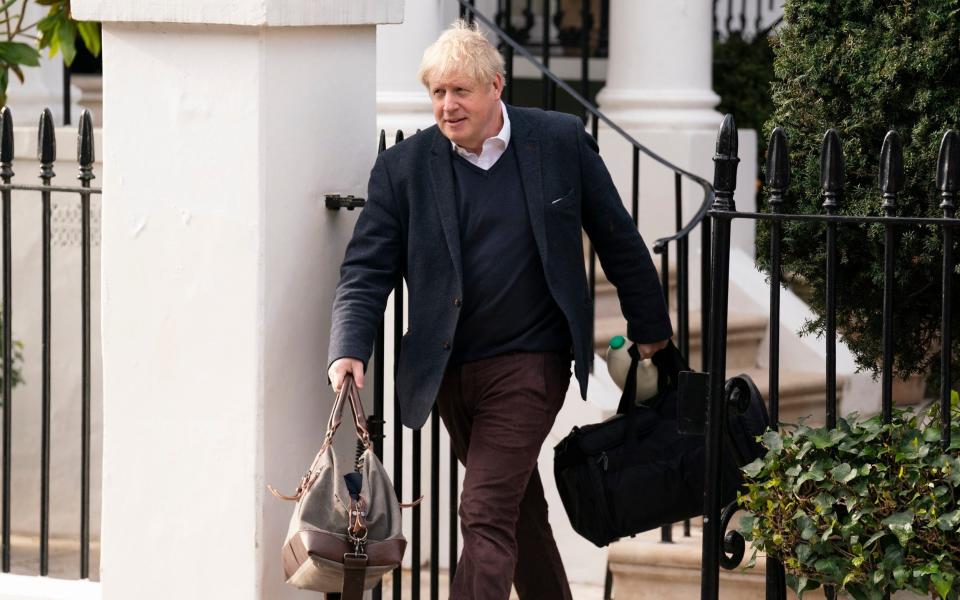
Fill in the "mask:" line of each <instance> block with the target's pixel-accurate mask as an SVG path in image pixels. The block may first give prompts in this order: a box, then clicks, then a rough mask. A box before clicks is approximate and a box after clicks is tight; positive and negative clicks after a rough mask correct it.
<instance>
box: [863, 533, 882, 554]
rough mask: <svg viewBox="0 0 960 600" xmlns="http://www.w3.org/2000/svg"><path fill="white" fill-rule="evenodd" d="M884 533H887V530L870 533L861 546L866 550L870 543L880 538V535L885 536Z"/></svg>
mask: <svg viewBox="0 0 960 600" xmlns="http://www.w3.org/2000/svg"><path fill="white" fill-rule="evenodd" d="M885 535H887V532H886V531H878V532H876V533H875V534H873V535H871V536H870V538H869V539H868V540H867V541H866V542H864V543H863V548H864V550H866V549H867V548H869V547H870V545H871V544H873V543H874V542H875V541H877V540H879V539H880V538H882V537H883V536H885Z"/></svg>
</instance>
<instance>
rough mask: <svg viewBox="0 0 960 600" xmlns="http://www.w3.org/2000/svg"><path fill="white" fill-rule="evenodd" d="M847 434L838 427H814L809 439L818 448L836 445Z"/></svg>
mask: <svg viewBox="0 0 960 600" xmlns="http://www.w3.org/2000/svg"><path fill="white" fill-rule="evenodd" d="M846 435H847V434H846V433H844V432H843V431H841V430H839V429H815V430H813V432H812V433H811V434H810V441H811V442H813V445H814V446H815V447H816V448H817V449H818V450H823V449H824V448H832V447H834V446H836V445H837V444H838V443H839V442H840V441H841V440H843V438H844V437H845V436H846Z"/></svg>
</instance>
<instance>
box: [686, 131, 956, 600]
mask: <svg viewBox="0 0 960 600" xmlns="http://www.w3.org/2000/svg"><path fill="white" fill-rule="evenodd" d="M714 162H715V171H714V182H713V184H714V189H715V194H716V196H715V200H714V202H713V206H712V208H711V210H710V212H709V216H710V217H711V218H712V219H713V220H714V225H713V235H712V251H711V254H712V257H713V266H712V270H711V288H712V289H713V297H712V299H711V304H710V314H711V317H710V332H709V339H710V344H711V350H710V365H709V376H710V384H709V391H708V394H709V397H708V414H707V425H708V429H707V485H706V489H705V490H704V532H703V563H702V581H701V598H702V600H715V599H716V598H718V595H719V574H720V571H719V570H720V567H721V566H724V567H725V568H728V569H730V568H734V567H736V566H737V564H739V562H740V560H741V559H742V558H743V548H744V539H743V537H742V536H741V535H740V534H739V533H738V532H736V531H731V532H726V531H725V530H726V527H727V525H728V524H729V521H730V517H731V516H732V514H733V512H734V510H735V508H736V505H735V504H733V505H731V506H727V507H723V506H721V505H720V500H719V498H720V497H721V493H720V485H721V481H720V462H721V460H723V446H722V444H723V439H724V428H725V422H726V418H725V415H726V413H727V411H728V410H729V404H728V398H726V397H725V395H724V378H725V375H724V373H725V369H726V347H725V343H724V342H723V340H725V339H726V334H727V295H728V290H729V275H730V272H729V267H730V263H729V257H730V228H731V224H732V223H733V221H734V220H735V219H749V220H752V221H769V224H770V260H771V277H770V356H769V360H770V381H769V389H770V392H769V398H768V403H769V414H770V419H771V423H779V419H778V416H779V397H778V393H777V391H778V374H779V367H780V355H779V352H780V343H779V332H778V327H779V320H780V286H781V272H780V271H781V267H780V265H781V258H782V254H781V248H780V244H781V237H782V236H781V227H782V223H784V222H789V221H806V222H810V223H813V224H818V225H820V226H822V228H823V230H824V244H825V250H826V261H825V264H824V270H825V282H826V297H825V305H826V317H825V322H826V327H825V335H824V342H825V351H826V399H825V411H826V425H827V427H828V428H831V429H833V428H835V427H836V425H837V377H836V344H837V327H836V311H837V304H836V298H837V284H838V282H837V257H838V251H839V250H840V249H839V248H838V243H837V228H838V227H844V226H849V225H857V224H870V223H874V224H881V225H882V226H883V228H884V258H883V261H884V278H883V293H884V296H883V361H882V369H881V373H882V380H881V381H882V385H881V390H882V394H881V410H882V415H883V421H884V423H889V422H890V421H891V417H892V411H893V408H892V407H893V397H892V389H893V359H894V352H893V350H894V349H893V337H892V333H893V327H894V323H893V319H892V315H893V303H894V302H895V299H894V295H895V290H894V258H895V255H896V237H895V231H896V229H897V228H898V227H904V226H910V225H925V226H928V227H932V228H934V229H936V230H937V231H938V232H939V235H940V237H941V240H942V247H943V265H942V282H941V285H942V314H941V323H940V327H941V329H940V331H941V340H940V342H941V346H940V347H941V348H945V349H949V348H951V344H952V339H951V323H952V314H951V308H952V304H953V293H952V289H951V287H952V286H951V284H952V279H953V277H954V276H955V274H954V261H955V257H954V255H953V254H954V249H953V245H954V242H953V240H954V228H955V227H957V226H958V225H960V220H958V219H956V218H955V212H956V204H955V202H956V198H957V193H958V191H960V135H958V134H957V132H956V131H953V130H950V131H947V132H946V133H945V134H944V136H943V139H942V142H941V145H940V155H939V160H938V164H937V176H936V186H937V190H938V191H939V193H940V198H941V202H940V204H939V208H940V209H941V210H942V211H943V216H942V217H938V218H924V217H902V216H895V209H896V201H897V194H898V193H899V191H900V190H901V189H902V188H903V181H904V175H903V155H902V146H901V142H900V138H899V136H898V134H897V133H896V132H895V131H890V132H889V133H888V134H887V136H886V138H885V140H884V143H883V148H882V150H881V161H880V174H879V180H880V192H881V194H880V198H881V199H882V201H883V202H882V206H879V208H881V210H882V215H877V216H847V215H840V214H838V212H839V208H840V205H841V202H842V196H843V191H844V176H843V175H844V158H843V151H842V149H841V145H840V138H839V136H838V134H837V132H836V131H835V130H833V129H831V130H829V131H827V132H826V134H825V136H824V139H823V145H822V148H821V154H820V169H821V173H820V181H821V185H822V196H823V205H822V206H823V214H817V215H800V214H786V213H782V212H780V209H781V207H782V203H783V198H784V194H785V193H786V191H787V189H788V187H789V184H790V165H789V156H788V148H787V137H786V135H785V133H784V131H783V130H782V129H780V128H777V129H776V130H774V132H773V134H772V136H771V139H770V145H769V150H768V158H767V188H768V191H769V195H770V201H769V205H770V212H767V213H761V212H738V211H737V210H736V204H735V202H734V189H735V183H736V171H737V163H738V162H739V158H738V157H737V129H736V126H735V124H734V121H733V117H732V116H729V115H728V116H726V117H725V118H724V120H723V124H722V126H721V128H720V132H719V135H718V137H717V145H716V155H715V156H714ZM950 355H951V353H950V352H949V351H943V352H941V361H940V381H941V382H942V383H941V386H940V387H941V389H940V397H939V399H940V414H941V419H942V423H943V428H942V432H941V444H942V447H943V448H944V449H946V448H948V447H949V445H950V416H951V407H950V401H951V398H950V383H949V382H950V381H951V364H950ZM766 589H767V591H766V594H767V596H766V597H767V598H772V599H778V598H785V597H786V589H785V574H784V569H783V566H782V565H781V564H779V563H777V562H776V561H775V560H771V559H768V561H767V580H766ZM825 592H826V594H827V597H828V598H833V597H835V596H836V592H835V590H833V589H830V588H827V589H826V590H825Z"/></svg>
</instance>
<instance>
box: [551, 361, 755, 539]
mask: <svg viewBox="0 0 960 600" xmlns="http://www.w3.org/2000/svg"><path fill="white" fill-rule="evenodd" d="M629 352H630V357H631V364H630V370H629V372H628V375H627V380H626V383H625V385H624V392H623V395H622V397H621V398H620V406H619V407H618V408H617V414H615V415H614V416H612V417H610V418H609V419H607V420H606V421H603V422H602V423H596V424H594V425H586V426H584V427H574V428H573V431H571V432H570V434H569V435H568V436H567V437H565V438H564V439H563V440H562V441H561V442H560V443H559V444H557V446H556V447H555V448H554V453H555V454H554V462H553V470H554V477H555V478H556V482H557V489H558V490H559V492H560V498H561V499H562V500H563V506H564V508H565V509H566V511H567V516H569V517H570V523H571V524H572V525H573V528H574V530H576V531H577V533H579V534H580V535H582V536H583V537H585V538H586V539H588V540H590V541H591V542H593V543H594V544H596V545H597V546H599V547H603V546H606V545H607V544H609V543H610V542H613V541H616V540H617V539H619V538H621V537H625V536H631V535H635V534H637V533H640V532H643V531H648V530H650V529H655V528H657V527H660V526H662V525H666V524H670V523H675V522H677V521H682V520H684V519H689V518H692V517H696V516H699V515H702V514H703V491H704V482H705V467H704V462H705V448H704V444H705V438H704V437H703V436H702V435H683V434H681V433H680V432H679V429H678V427H677V424H678V401H677V383H678V380H679V377H680V372H681V371H686V370H688V367H687V366H686V362H685V361H684V359H683V357H682V356H681V355H680V352H679V350H677V348H676V346H674V345H673V342H670V343H669V344H668V345H667V347H666V348H664V349H662V350H660V351H659V352H657V353H656V354H655V355H654V356H653V362H654V364H655V365H656V367H657V370H658V381H657V390H658V392H657V395H656V396H655V397H654V398H652V399H650V400H648V401H647V402H646V404H645V405H641V406H637V405H636V402H635V396H636V377H637V366H638V364H639V360H640V356H639V353H638V352H637V349H636V347H635V346H631V347H630V348H629ZM725 389H726V390H727V396H728V398H733V399H734V400H735V401H736V403H737V404H739V406H738V409H739V410H731V411H730V414H729V419H728V423H727V428H726V429H727V436H726V439H725V440H724V444H723V447H724V455H723V457H722V463H723V470H722V479H723V493H722V496H721V500H722V503H723V505H726V504H728V503H730V502H732V501H733V500H734V499H736V497H737V490H739V489H740V487H741V486H742V484H743V479H742V475H741V473H740V469H739V467H740V466H743V465H745V464H747V463H749V462H751V461H753V460H754V459H756V458H757V457H759V456H761V455H762V454H763V448H762V446H761V445H760V443H759V442H758V441H757V439H756V438H757V436H759V435H762V434H763V432H764V431H765V430H766V429H767V426H768V423H769V419H768V417H767V410H766V408H765V407H764V403H763V398H762V397H761V396H760V392H759V391H758V390H757V387H756V385H754V383H753V381H752V380H751V379H750V377H748V376H747V375H739V376H737V377H733V378H731V379H728V380H727V382H726V388H725ZM741 411H742V412H741Z"/></svg>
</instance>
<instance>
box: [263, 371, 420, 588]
mask: <svg viewBox="0 0 960 600" xmlns="http://www.w3.org/2000/svg"><path fill="white" fill-rule="evenodd" d="M344 404H349V405H350V408H351V412H352V413H353V421H354V422H353V426H354V428H355V429H356V434H357V437H358V439H359V440H360V444H361V445H362V447H363V452H362V454H361V455H360V456H359V458H357V459H356V462H355V463H354V461H353V457H351V461H350V462H349V463H347V464H348V465H349V468H348V469H346V470H344V468H343V467H344V465H343V462H341V461H338V460H337V456H336V455H335V453H334V450H333V436H334V434H336V432H337V429H338V428H339V427H340V423H341V418H342V413H343V408H344ZM267 487H268V488H269V489H270V492H271V493H273V494H274V495H275V496H276V497H278V498H281V499H284V500H293V501H296V503H297V504H296V507H295V508H294V510H293V516H292V517H291V518H290V527H289V530H288V531H287V537H286V541H285V542H284V544H283V550H282V552H281V556H282V561H283V573H284V576H285V577H286V580H287V583H289V584H291V585H294V586H296V587H298V588H301V589H306V590H313V591H317V592H341V594H342V598H343V600H360V599H361V597H362V595H363V591H364V590H366V589H371V588H373V587H374V586H376V584H377V583H378V582H379V581H380V579H381V577H383V575H385V574H386V573H389V572H390V571H392V570H393V569H395V568H396V567H397V566H398V565H399V564H400V561H401V560H402V559H403V553H404V550H405V548H406V545H407V542H406V540H405V539H404V537H403V533H402V531H401V517H400V508H401V506H400V503H399V502H398V500H397V496H396V494H395V492H394V488H393V483H391V481H390V477H389V476H388V475H387V473H386V470H385V469H384V468H383V464H381V462H380V459H378V458H377V456H376V454H374V452H373V446H372V444H371V442H370V433H369V432H368V431H367V419H366V416H365V415H364V412H363V406H362V405H361V403H360V396H359V394H358V393H357V388H356V385H355V383H354V381H353V377H352V376H351V375H347V376H346V378H345V380H344V382H343V385H342V386H341V388H340V393H339V394H337V397H336V400H335V401H334V404H333V410H331V411H330V418H329V420H328V421H327V432H326V435H325V436H324V438H323V443H322V445H321V446H320V451H319V452H317V455H316V458H314V460H313V463H312V464H311V465H310V468H309V469H308V470H307V472H306V474H304V476H303V478H302V479H301V480H300V484H299V485H298V486H297V489H296V491H295V492H294V494H293V495H290V496H286V495H283V494H281V493H279V492H277V491H276V490H275V489H274V488H273V487H272V486H267Z"/></svg>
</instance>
